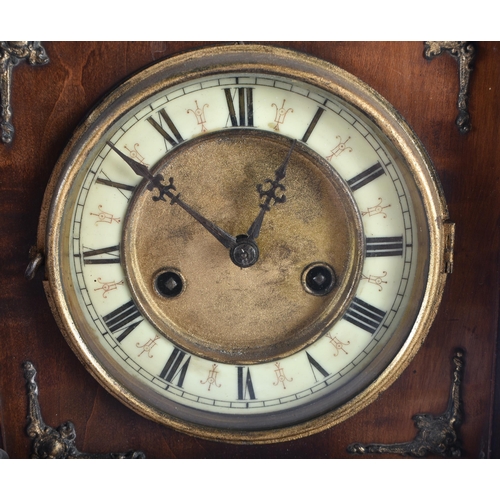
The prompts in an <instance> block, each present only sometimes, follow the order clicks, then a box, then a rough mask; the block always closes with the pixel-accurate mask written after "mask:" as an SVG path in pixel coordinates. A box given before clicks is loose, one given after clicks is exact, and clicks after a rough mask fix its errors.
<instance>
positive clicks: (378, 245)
mask: <svg viewBox="0 0 500 500" xmlns="http://www.w3.org/2000/svg"><path fill="white" fill-rule="evenodd" d="M394 255H398V256H401V255H403V237H402V236H393V237H387V238H366V256H367V257H392V256H394Z"/></svg>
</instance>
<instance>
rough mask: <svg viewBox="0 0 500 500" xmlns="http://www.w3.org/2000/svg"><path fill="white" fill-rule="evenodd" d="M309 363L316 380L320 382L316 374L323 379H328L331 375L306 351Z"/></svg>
mask: <svg viewBox="0 0 500 500" xmlns="http://www.w3.org/2000/svg"><path fill="white" fill-rule="evenodd" d="M306 355H307V361H309V364H310V365H311V371H312V373H313V375H314V380H316V382H318V377H317V376H316V373H320V374H321V375H322V376H323V378H325V377H328V375H329V373H328V372H327V371H326V370H325V369H324V368H323V367H322V366H321V365H320V364H319V363H318V362H317V361H316V360H315V359H314V358H313V357H312V356H311V355H310V354H309V353H308V352H307V351H306Z"/></svg>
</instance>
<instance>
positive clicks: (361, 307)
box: [344, 297, 386, 335]
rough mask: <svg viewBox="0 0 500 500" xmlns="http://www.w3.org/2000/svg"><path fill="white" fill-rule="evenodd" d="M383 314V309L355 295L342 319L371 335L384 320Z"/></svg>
mask: <svg viewBox="0 0 500 500" xmlns="http://www.w3.org/2000/svg"><path fill="white" fill-rule="evenodd" d="M385 314H386V313H385V312H384V311H381V310H380V309H377V308H376V307H374V306H372V305H370V304H367V303H366V302H365V301H363V300H361V299H358V298H357V297H355V298H354V300H353V301H352V304H351V305H350V306H349V309H347V311H346V313H345V315H344V319H345V320H346V321H349V323H352V324H353V325H356V326H358V327H359V328H362V329H363V330H365V331H366V332H368V333H371V334H372V335H373V334H374V333H375V332H376V331H377V329H378V328H379V327H380V325H381V324H382V321H384V318H385Z"/></svg>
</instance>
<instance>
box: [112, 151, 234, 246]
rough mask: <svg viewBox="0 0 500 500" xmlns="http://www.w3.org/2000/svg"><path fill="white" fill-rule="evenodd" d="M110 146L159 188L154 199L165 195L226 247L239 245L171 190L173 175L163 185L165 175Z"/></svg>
mask: <svg viewBox="0 0 500 500" xmlns="http://www.w3.org/2000/svg"><path fill="white" fill-rule="evenodd" d="M107 144H108V146H109V147H110V148H111V149H112V150H113V151H114V152H115V153H116V154H117V155H118V156H119V157H120V158H122V159H123V160H124V161H125V163H127V165H128V166H129V167H130V168H131V169H132V170H133V171H134V172H135V173H136V174H137V175H139V176H140V177H143V178H144V179H146V180H148V181H149V183H148V185H147V186H146V187H147V189H148V190H149V191H152V190H153V189H154V188H156V189H158V191H159V195H158V196H153V200H154V201H160V200H162V201H167V200H166V198H165V196H167V197H168V198H170V204H171V205H174V204H177V205H179V206H180V207H181V208H182V209H183V210H185V211H186V212H187V213H188V214H189V215H191V217H193V218H194V219H195V220H197V221H198V222H199V223H200V224H201V225H202V226H203V227H204V228H205V229H206V230H207V231H208V232H209V233H210V234H212V235H213V236H215V238H217V240H218V241H219V242H220V243H222V244H223V245H224V246H225V247H226V248H228V249H230V250H232V249H233V248H235V247H237V241H236V238H234V237H233V236H231V235H230V234H229V233H226V231H224V230H223V229H221V228H220V227H218V226H216V225H215V224H214V223H213V222H211V221H209V220H208V219H206V218H205V217H203V215H201V214H200V213H198V212H197V211H196V210H195V209H194V208H192V207H191V206H189V205H188V204H187V203H184V201H182V200H181V199H180V193H178V194H176V195H174V194H173V193H172V192H171V191H172V190H173V191H175V186H174V184H173V181H174V179H173V177H170V178H169V180H168V181H169V183H168V185H166V186H165V185H163V184H162V182H163V180H164V178H163V176H162V175H160V174H158V175H153V174H151V172H150V171H149V169H148V168H147V167H146V166H145V165H143V164H142V163H139V162H137V161H135V160H134V159H132V158H130V157H129V156H127V155H126V154H124V153H122V152H121V151H119V150H118V149H116V148H115V147H114V146H113V144H111V143H110V142H109V141H108V142H107Z"/></svg>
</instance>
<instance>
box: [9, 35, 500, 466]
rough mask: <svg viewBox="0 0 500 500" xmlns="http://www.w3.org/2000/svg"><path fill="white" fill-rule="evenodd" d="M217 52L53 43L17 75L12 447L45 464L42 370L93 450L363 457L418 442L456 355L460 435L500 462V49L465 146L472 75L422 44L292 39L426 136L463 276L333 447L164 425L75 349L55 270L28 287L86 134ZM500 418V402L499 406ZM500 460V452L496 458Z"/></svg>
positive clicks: (490, 49) (334, 437)
mask: <svg viewBox="0 0 500 500" xmlns="http://www.w3.org/2000/svg"><path fill="white" fill-rule="evenodd" d="M202 45H203V44H202V43H199V42H196V43H194V42H193V43H186V42H184V43H181V42H168V43H167V42H154V43H146V42H136V43H124V42H123V43H94V42H85V43H74V42H72V43H68V42H64V43H62V42H55V43H49V42H46V43H44V47H45V48H46V50H47V54H48V56H49V57H50V59H51V62H50V63H49V64H48V65H46V66H39V67H31V66H28V65H27V64H20V65H19V66H18V67H16V68H15V69H14V85H13V98H12V107H13V110H14V116H13V122H14V125H15V127H16V136H15V139H14V141H13V143H12V144H11V145H9V146H5V145H0V166H1V170H0V190H1V195H0V214H1V217H0V252H1V254H0V255H1V264H0V273H1V278H0V279H1V282H0V318H1V320H2V329H1V334H0V339H1V340H0V347H1V349H0V430H1V440H0V448H3V449H5V450H6V451H7V452H8V454H9V455H10V457H12V458H26V457H28V456H29V454H30V447H31V444H30V440H29V438H28V437H27V435H26V433H25V425H26V415H27V399H26V391H25V381H24V378H23V371H22V363H23V362H24V361H25V360H30V361H32V362H33V363H34V365H35V367H36V368H37V370H38V378H37V380H38V383H39V387H40V401H41V405H42V412H43V415H44V418H45V420H46V422H47V423H48V424H49V425H52V426H53V427H57V426H58V425H60V424H61V423H63V422H65V421H66V420H71V421H73V422H74V424H75V427H76V432H77V439H76V444H77V447H78V449H80V450H83V451H89V452H90V451H92V452H108V451H126V450H129V449H138V450H142V451H144V452H145V453H146V455H147V456H148V457H150V458H156V457H163V458H188V457H189V458H201V457H220V458H230V457H231V458H232V457H234V458H237V457H248V458H252V457H283V458H285V457H288V458H292V457H302V458H307V457H311V458H312V457H315V458H327V457H344V458H347V457H350V455H349V454H347V452H346V447H347V445H348V444H349V443H352V442H357V441H360V442H365V443H367V442H385V443H392V442H400V441H406V440H409V439H412V437H413V436H414V435H415V428H414V426H413V421H412V420H411V417H412V416H413V415H414V414H416V413H419V412H430V413H435V414H439V413H441V412H443V411H444V409H445V407H446V404H447V399H448V393H449V386H450V381H451V372H452V364H451V358H452V355H453V353H454V351H455V349H456V348H457V347H461V348H463V349H464V350H465V353H466V357H465V359H466V368H465V380H464V387H463V399H464V410H465V419H464V423H463V425H462V427H461V429H460V434H461V438H462V441H463V449H464V453H463V455H464V456H465V457H468V458H475V457H487V456H490V454H491V455H492V456H497V457H498V456H500V445H499V438H498V435H497V434H495V430H496V428H498V416H499V415H498V411H497V414H496V416H494V415H493V408H494V404H493V403H494V383H493V381H494V376H495V357H496V337H497V325H498V289H499V275H498V255H499V254H498V250H499V234H498V220H499V215H500V193H499V176H500V170H499V168H498V158H500V141H499V137H498V130H499V128H500V127H499V125H500V123H499V121H500V118H499V117H500V104H499V103H500V96H499V86H498V82H499V81H500V55H499V54H500V50H499V48H500V45H499V44H498V43H496V42H488V43H479V44H478V55H477V58H476V63H475V70H474V72H473V76H472V84H471V91H470V94H471V97H470V112H471V116H472V126H473V129H472V131H471V132H470V133H469V134H467V135H461V134H460V133H459V132H458V131H457V129H456V127H455V124H454V120H455V117H456V114H457V110H456V101H457V92H458V67H457V64H456V62H455V61H454V60H453V59H452V58H451V57H450V56H449V55H446V54H445V55H442V56H440V57H438V58H436V59H435V60H433V61H427V60H426V59H424V57H423V49H424V46H423V43H419V42H408V43H407V42H404V43H402V42H390V43H367V42H360V43H353V42H349V43H347V42H336V43H333V42H330V43H327V42H322V43H313V42H307V43H306V42H293V43H291V42H287V43H285V42H281V43H274V45H279V46H284V47H291V48H295V49H297V50H300V51H304V52H307V53H310V54H313V55H316V56H318V57H321V58H323V59H326V60H328V61H331V62H333V63H335V64H337V65H338V66H340V67H342V68H344V69H346V70H347V71H349V72H351V73H353V74H354V75H356V76H358V77H359V78H361V79H362V80H364V81H365V82H366V83H368V84H369V85H370V86H372V87H373V88H374V89H375V90H377V91H378V92H379V93H381V94H382V95H383V96H384V97H385V98H387V99H388V100H389V101H390V102H391V103H392V104H393V105H394V106H395V107H396V108H397V109H398V110H399V111H400V112H401V114H402V115H403V116H404V117H405V118H406V120H407V121H408V122H409V124H410V125H411V126H412V127H413V129H414V130H415V131H416V133H417V135H418V136H419V137H420V138H421V140H422V142H423V143H424V145H425V147H426V148H427V150H428V152H429V154H430V156H431V158H432V159H433V161H434V163H435V166H436V168H437V171H438V173H439V176H440V178H441V181H442V184H443V187H444V191H445V194H446V198H447V201H448V205H449V210H450V215H451V219H452V220H453V221H454V222H455V223H456V225H457V240H456V248H455V271H454V273H453V275H452V276H451V277H450V278H449V280H448V284H447V287H446V290H445V295H444V298H443V302H442V306H441V308H440V310H439V312H438V315H437V318H436V321H435V323H434V325H433V327H432V329H431V331H430V334H429V336H428V338H427V340H426V342H425V343H424V345H423V347H422V348H421V350H420V351H419V353H418V354H417V356H416V358H415V359H414V361H413V362H412V363H411V365H410V366H409V368H408V369H407V370H406V371H405V372H404V374H403V375H402V376H401V377H400V378H399V379H398V381H397V382H396V383H395V384H394V385H393V386H392V387H391V388H390V389H388V390H387V391H386V392H385V393H384V394H383V395H382V396H381V397H380V398H379V399H378V400H377V401H376V402H375V403H373V404H372V405H370V406H369V407H368V408H366V409H364V410H363V411H361V412H360V413H359V414H358V415H356V416H355V417H353V418H351V419H350V420H348V421H346V422H344V423H342V424H340V425H338V426H337V427H334V428H332V429H330V430H328V431H326V432H323V433H321V434H319V435H315V436H312V437H309V438H306V439H301V440H297V441H293V442H289V443H283V444H276V445H264V446H235V445H226V444H221V443H215V442H209V441H204V440H201V439H195V438H192V437H189V436H186V435H183V434H180V433H178V432H175V431H173V430H170V429H168V428H165V427H162V426H160V425H158V424H155V423H152V422H149V421H147V420H145V419H144V418H142V417H140V416H138V415H136V414H135V413H133V412H132V411H131V410H129V409H127V408H125V407H124V406H123V405H122V404H120V403H119V402H118V401H116V400H115V399H114V398H112V397H111V396H110V395H109V394H108V393H107V392H106V391H105V390H104V389H102V388H101V387H100V386H99V385H98V384H97V383H96V382H95V381H94V379H93V378H92V377H91V376H90V375H89V374H88V373H87V372H86V370H85V368H84V367H83V366H82V365H81V364H80V363H79V361H78V360H77V358H76V357H75V355H74V354H73V353H72V351H71V350H70V349H69V347H68V346H67V344H66V343H65V341H64V339H63V337H62V335H61V334H60V332H59V330H58V328H57V326H56V324H55V322H54V319H53V317H52V315H51V312H50V310H49V306H48V304H47V300H46V298H45V294H44V292H43V287H42V276H41V275H42V273H39V275H37V277H36V278H35V280H33V281H32V282H27V281H26V280H25V279H24V276H23V275H24V270H25V268H26V265H27V263H28V251H29V248H30V246H31V245H33V244H34V243H35V240H36V230H37V224H38V214H39V211H40V206H41V202H42V197H43V193H44V189H45V185H46V184H47V181H48V179H49V176H50V174H51V171H52V168H53V166H54V164H55V162H56V160H57V158H58V155H59V154H60V153H61V151H62V149H63V148H64V146H65V144H66V143H67V141H68V140H69V138H70V136H71V134H72V131H73V130H74V128H75V127H76V126H77V124H78V123H79V122H80V121H81V120H82V119H83V118H84V117H85V114H86V112H87V111H88V110H89V109H90V108H91V107H92V106H93V105H94V104H95V103H96V102H98V100H99V99H100V98H101V97H102V96H103V95H105V94H106V93H107V92H108V91H109V90H110V89H112V88H113V87H114V86H115V85H117V84H118V83H119V82H120V81H121V80H123V79H124V78H126V77H127V76H129V75H130V74H131V73H133V72H135V71H137V70H139V69H141V68H143V67H144V66H146V65H147V64H150V63H151V62H153V61H154V60H157V59H159V58H162V57H166V56H169V55H171V54H174V53H176V52H179V51H183V50H187V49H191V48H196V47H200V46H202ZM497 406H498V405H497ZM490 448H492V450H493V451H492V452H490Z"/></svg>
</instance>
